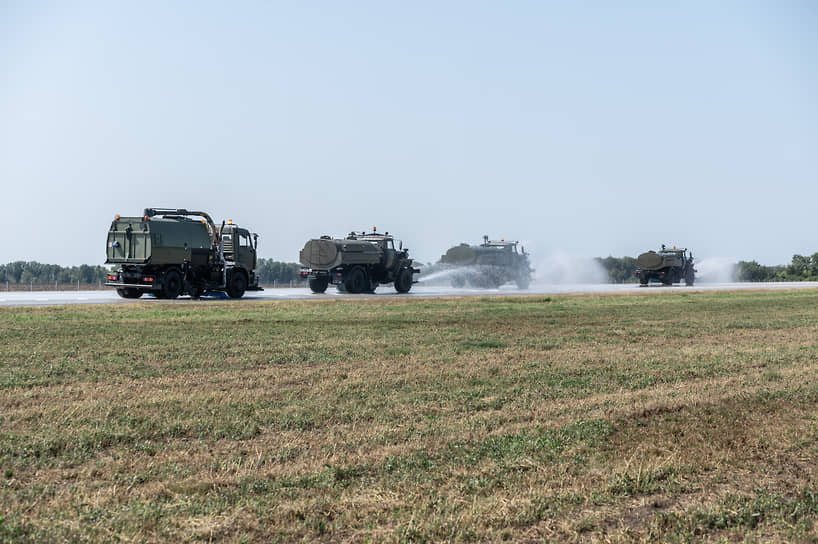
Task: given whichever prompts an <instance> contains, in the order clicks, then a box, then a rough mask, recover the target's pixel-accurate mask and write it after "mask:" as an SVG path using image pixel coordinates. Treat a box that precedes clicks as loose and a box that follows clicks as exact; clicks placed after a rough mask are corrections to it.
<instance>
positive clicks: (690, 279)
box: [685, 274, 696, 287]
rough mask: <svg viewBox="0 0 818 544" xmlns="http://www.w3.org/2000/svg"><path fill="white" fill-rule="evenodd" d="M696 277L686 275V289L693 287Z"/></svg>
mask: <svg viewBox="0 0 818 544" xmlns="http://www.w3.org/2000/svg"><path fill="white" fill-rule="evenodd" d="M695 279H696V277H695V276H694V275H693V274H687V275H686V276H685V285H686V286H688V287H692V286H693V282H694V281H695Z"/></svg>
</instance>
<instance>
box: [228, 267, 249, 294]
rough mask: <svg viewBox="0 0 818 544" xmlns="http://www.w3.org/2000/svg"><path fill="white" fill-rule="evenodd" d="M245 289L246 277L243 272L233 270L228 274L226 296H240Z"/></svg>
mask: <svg viewBox="0 0 818 544" xmlns="http://www.w3.org/2000/svg"><path fill="white" fill-rule="evenodd" d="M246 290H247V278H245V277H244V273H243V272H233V273H232V274H230V281H229V282H228V284H227V296H229V297H230V298H241V297H243V296H244V292H245V291H246Z"/></svg>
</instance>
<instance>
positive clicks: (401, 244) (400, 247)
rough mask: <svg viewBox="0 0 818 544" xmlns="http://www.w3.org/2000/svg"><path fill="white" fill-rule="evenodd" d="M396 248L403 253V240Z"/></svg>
mask: <svg viewBox="0 0 818 544" xmlns="http://www.w3.org/2000/svg"><path fill="white" fill-rule="evenodd" d="M398 247H399V249H400V250H401V251H403V240H401V241H400V244H399V245H398Z"/></svg>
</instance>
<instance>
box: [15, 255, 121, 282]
mask: <svg viewBox="0 0 818 544" xmlns="http://www.w3.org/2000/svg"><path fill="white" fill-rule="evenodd" d="M107 274H108V269H107V268H105V267H104V266H91V265H87V264H81V265H79V266H60V265H58V264H42V263H38V262H37V261H14V262H11V263H8V264H0V281H2V282H3V283H5V282H9V283H11V284H18V283H22V284H28V283H36V284H43V283H72V284H76V283H77V282H79V283H85V284H90V283H99V282H104V281H105V279H106V275H107Z"/></svg>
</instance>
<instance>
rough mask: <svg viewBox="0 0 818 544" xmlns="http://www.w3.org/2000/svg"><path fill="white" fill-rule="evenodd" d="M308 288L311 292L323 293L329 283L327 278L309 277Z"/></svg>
mask: <svg viewBox="0 0 818 544" xmlns="http://www.w3.org/2000/svg"><path fill="white" fill-rule="evenodd" d="M309 284H310V290H311V291H312V292H313V293H323V292H325V291H326V290H327V286H328V285H329V278H310V281H309Z"/></svg>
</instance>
